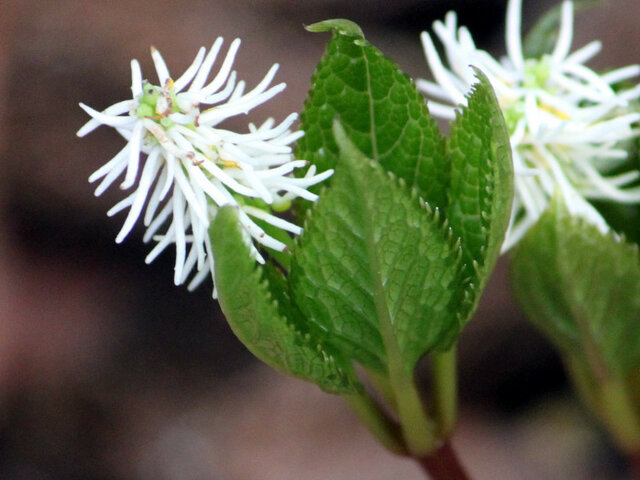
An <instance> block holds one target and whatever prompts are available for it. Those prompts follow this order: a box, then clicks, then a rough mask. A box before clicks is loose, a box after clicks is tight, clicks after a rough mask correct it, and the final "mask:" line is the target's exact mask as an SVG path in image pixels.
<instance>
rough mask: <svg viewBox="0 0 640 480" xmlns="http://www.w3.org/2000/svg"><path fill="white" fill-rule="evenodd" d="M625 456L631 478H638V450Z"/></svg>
mask: <svg viewBox="0 0 640 480" xmlns="http://www.w3.org/2000/svg"><path fill="white" fill-rule="evenodd" d="M627 458H628V460H629V465H630V466H631V471H632V474H633V478H635V479H637V480H640V450H638V451H636V452H634V453H631V454H629V456H628V457H627Z"/></svg>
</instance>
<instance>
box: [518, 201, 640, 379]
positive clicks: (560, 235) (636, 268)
mask: <svg viewBox="0 0 640 480" xmlns="http://www.w3.org/2000/svg"><path fill="white" fill-rule="evenodd" d="M512 280H513V284H514V291H515V294H516V296H517V298H518V300H519V302H520V303H521V304H522V306H523V307H524V309H525V311H526V313H527V314H528V316H529V317H530V319H531V320H532V321H533V322H534V323H535V324H536V325H537V326H538V327H539V328H540V329H542V330H543V331H544V332H545V333H546V335H547V336H548V337H549V338H550V339H551V340H552V341H553V342H554V343H555V344H556V345H557V346H558V347H559V348H560V350H561V351H563V352H564V353H565V354H566V355H570V356H575V357H578V358H581V359H582V360H583V361H586V362H588V364H589V365H590V366H591V368H592V369H593V370H594V371H595V372H596V374H602V375H605V374H606V373H607V372H612V373H615V374H622V375H624V374H627V373H630V372H631V371H633V370H637V369H638V367H639V366H640V259H639V257H638V249H637V246H635V245H631V244H629V243H627V242H626V241H625V240H624V239H619V238H617V237H616V236H615V235H614V234H612V233H610V234H602V233H601V232H600V231H599V230H598V229H597V228H595V227H593V226H591V225H589V224H587V223H586V222H585V221H584V220H581V219H577V218H574V217H571V216H570V215H569V213H568V212H567V210H566V207H565V206H564V205H563V204H562V203H561V202H560V201H559V200H555V201H554V203H553V205H552V207H551V209H550V210H549V211H547V212H546V213H545V214H544V215H543V216H542V217H541V218H540V220H539V221H538V223H537V224H536V225H535V226H534V227H532V228H531V230H530V231H529V233H528V234H527V235H526V236H525V237H524V238H523V239H522V240H521V242H520V244H519V246H518V248H517V250H516V251H515V253H514V255H513V262H512Z"/></svg>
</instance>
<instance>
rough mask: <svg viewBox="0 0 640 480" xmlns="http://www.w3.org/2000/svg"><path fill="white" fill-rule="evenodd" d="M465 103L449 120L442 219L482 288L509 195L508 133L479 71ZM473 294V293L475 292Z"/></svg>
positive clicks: (502, 229) (494, 254)
mask: <svg viewBox="0 0 640 480" xmlns="http://www.w3.org/2000/svg"><path fill="white" fill-rule="evenodd" d="M476 75H477V77H478V80H479V83H477V84H475V85H474V86H473V87H472V92H471V94H470V95H469V96H468V106H467V107H463V108H462V110H461V112H459V113H458V114H457V118H456V121H455V122H454V123H452V124H451V134H450V136H449V139H448V142H447V153H448V155H449V159H450V161H451V185H450V188H449V191H448V195H449V207H448V209H447V211H446V216H447V220H448V221H449V224H450V225H451V228H452V230H453V232H454V235H456V236H459V237H460V238H461V240H462V252H463V263H465V264H466V268H467V275H468V276H469V278H470V279H471V284H472V285H473V287H474V288H475V291H476V292H478V293H479V292H481V291H482V288H484V284H485V283H486V280H487V277H488V276H489V274H490V273H491V271H492V270H493V267H494V266H495V262H496V260H497V258H498V256H499V254H500V247H501V246H502V242H503V240H504V235H505V232H506V230H507V227H508V225H509V216H510V214H511V203H512V200H513V164H512V161H511V148H510V144H509V135H508V133H507V129H506V127H505V124H504V119H503V117H502V114H501V112H500V107H499V105H498V102H497V100H496V97H495V94H494V93H493V89H492V88H491V85H490V84H489V81H488V80H487V78H486V77H485V76H484V74H483V73H482V72H480V71H479V70H476ZM476 297H477V295H476Z"/></svg>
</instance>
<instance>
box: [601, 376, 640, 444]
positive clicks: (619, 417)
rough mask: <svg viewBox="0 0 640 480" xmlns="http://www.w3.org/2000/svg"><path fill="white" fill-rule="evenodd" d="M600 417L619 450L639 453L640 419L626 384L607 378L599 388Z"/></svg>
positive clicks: (622, 381) (620, 380)
mask: <svg viewBox="0 0 640 480" xmlns="http://www.w3.org/2000/svg"><path fill="white" fill-rule="evenodd" d="M600 406H601V409H602V416H603V419H604V421H605V422H606V424H607V426H608V428H609V430H610V432H611V434H612V435H613V436H614V438H615V439H616V440H617V442H618V444H619V446H620V448H621V449H622V450H623V451H624V452H625V453H627V454H633V453H635V452H638V451H640V418H639V413H638V405H635V404H634V402H633V400H632V399H631V395H630V392H629V389H628V387H627V384H626V382H625V381H624V380H622V379H619V378H609V379H607V381H605V382H604V383H603V384H602V386H601V397H600Z"/></svg>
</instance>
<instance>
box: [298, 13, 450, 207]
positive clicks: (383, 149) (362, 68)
mask: <svg viewBox="0 0 640 480" xmlns="http://www.w3.org/2000/svg"><path fill="white" fill-rule="evenodd" d="M308 29H309V30H312V31H329V30H331V31H333V38H332V39H331V41H330V42H329V44H328V46H327V51H326V53H325V55H324V57H323V58H322V60H321V61H320V63H319V64H318V67H317V68H316V71H315V73H314V74H313V77H312V79H311V84H312V88H311V91H310V92H309V96H308V98H307V100H306V102H305V106H304V110H303V112H302V114H301V120H300V123H301V129H302V130H304V131H305V136H304V137H303V138H301V139H300V140H299V141H298V148H297V152H296V154H297V156H298V158H304V159H306V160H309V161H310V162H311V163H312V164H314V165H316V166H317V167H318V169H319V170H320V171H322V170H326V169H328V168H334V167H335V166H336V164H337V162H338V154H339V150H338V146H337V145H336V143H335V141H334V138H333V133H332V124H333V120H334V119H335V118H339V119H340V122H341V124H342V125H343V127H344V129H345V131H346V132H347V135H348V137H349V138H350V139H351V141H352V142H353V143H355V145H356V147H357V148H358V149H359V150H360V151H361V152H363V153H364V155H365V156H366V157H368V158H370V159H373V160H376V161H378V162H379V163H380V164H381V165H382V166H383V167H384V169H385V170H387V171H390V172H393V173H394V174H395V175H396V177H398V178H401V179H403V180H404V181H405V182H406V184H407V185H408V186H409V187H412V188H416V189H417V190H418V193H419V195H420V196H422V197H423V198H424V199H425V200H427V201H429V203H430V204H431V205H432V206H434V207H435V206H437V207H440V208H443V207H445V206H446V187H447V184H448V179H449V162H448V161H447V160H446V158H445V155H444V148H445V143H444V138H443V137H442V135H441V134H440V132H439V130H438V127H437V125H436V123H435V121H434V120H433V118H432V117H431V116H430V115H429V111H428V109H427V106H426V104H425V101H424V98H423V97H422V95H420V94H419V93H418V91H417V90H416V88H415V86H414V84H413V82H412V81H411V79H410V78H409V77H407V76H406V75H405V74H404V73H402V72H401V71H400V69H399V68H398V66H397V65H396V63H395V62H393V61H392V60H389V59H388V58H386V57H385V56H384V55H383V54H382V53H381V52H380V50H378V49H377V48H375V47H374V46H372V45H371V44H369V42H367V41H366V40H365V39H364V37H363V35H362V31H361V30H360V29H359V27H357V25H355V24H353V23H352V22H348V21H345V20H328V21H326V22H321V23H318V24H314V25H312V26H310V27H308Z"/></svg>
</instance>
